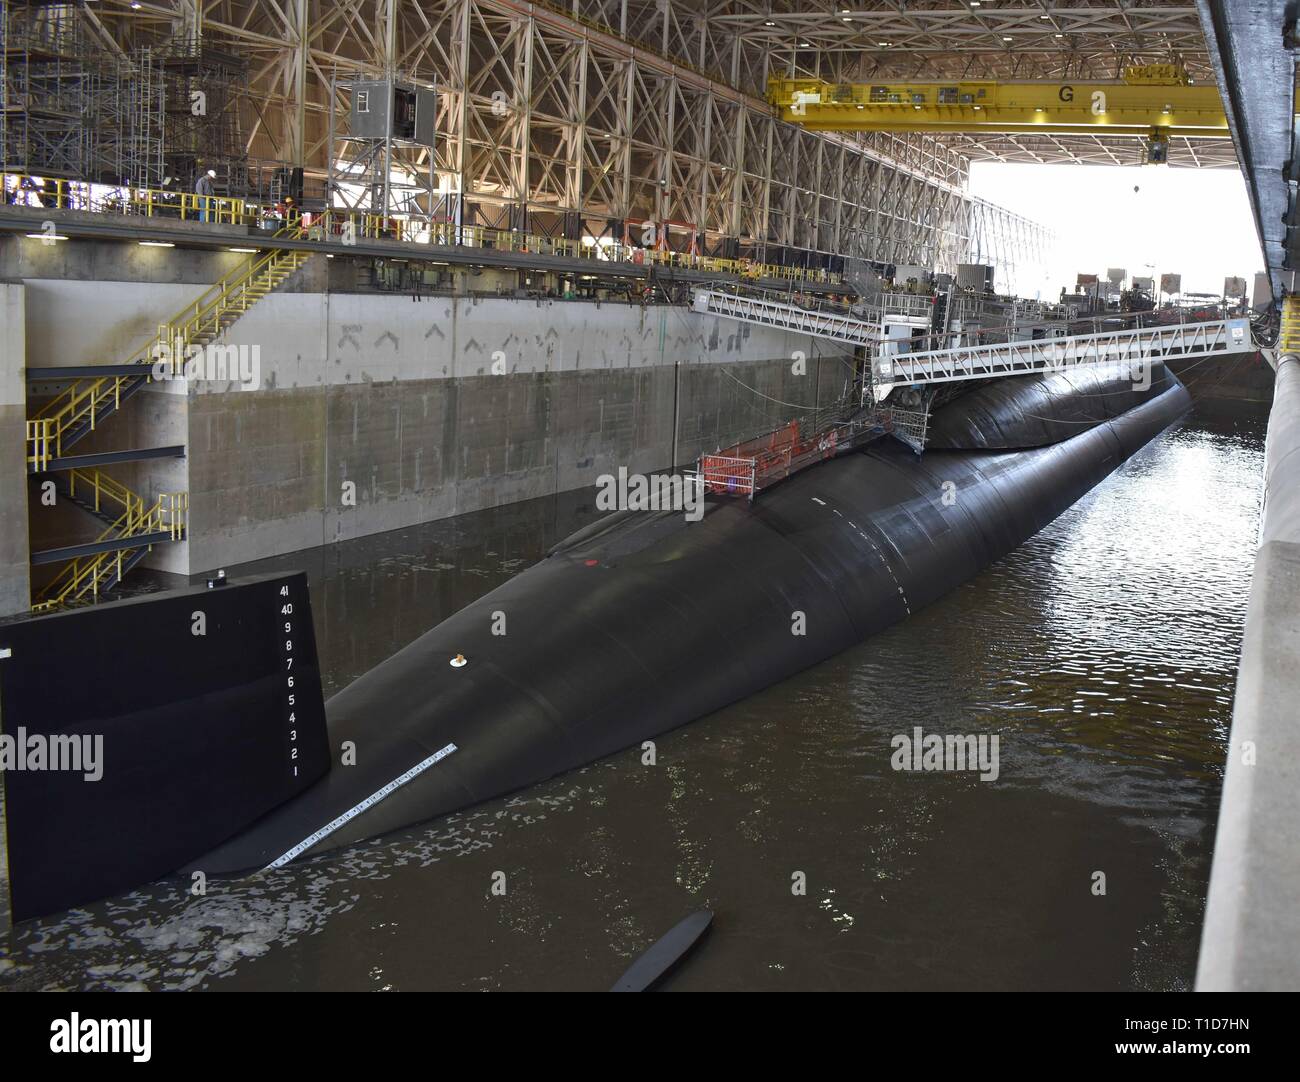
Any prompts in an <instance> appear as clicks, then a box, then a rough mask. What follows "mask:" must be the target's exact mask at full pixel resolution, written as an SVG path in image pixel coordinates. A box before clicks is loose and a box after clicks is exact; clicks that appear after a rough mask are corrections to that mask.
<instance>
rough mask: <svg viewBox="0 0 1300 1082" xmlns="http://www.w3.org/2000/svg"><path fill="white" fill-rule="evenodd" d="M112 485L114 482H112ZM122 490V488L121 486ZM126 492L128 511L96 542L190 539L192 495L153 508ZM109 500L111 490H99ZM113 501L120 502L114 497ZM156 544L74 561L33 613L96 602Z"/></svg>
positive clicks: (169, 497)
mask: <svg viewBox="0 0 1300 1082" xmlns="http://www.w3.org/2000/svg"><path fill="white" fill-rule="evenodd" d="M110 480H111V479H110ZM119 487H120V486H119ZM124 491H126V494H127V495H126V498H125V499H124V500H123V501H122V502H123V504H124V507H125V509H124V510H123V512H122V513H121V514H120V515H119V516H118V517H117V518H116V519H114V520H113V523H112V524H111V525H110V526H109V527H108V528H107V529H106V530H104V531H103V532H102V533H101V534H99V536H98V537H96V538H95V541H96V543H103V542H107V541H125V540H129V539H130V538H133V537H144V536H152V535H155V534H159V535H166V536H165V537H159V539H158V540H160V541H162V540H168V541H179V540H182V539H183V538H184V537H185V527H186V518H187V515H188V510H189V496H188V494H187V493H184V492H177V493H163V494H160V495H159V496H158V498H157V499H156V500H155V501H154V502H153V503H152V504H150V505H147V506H146V505H145V503H144V501H143V500H142V499H141V498H140V497H139V496H137V495H135V493H132V492H130V491H129V490H124ZM99 492H102V493H104V494H105V495H107V493H108V492H109V488H108V486H103V487H101V488H99V489H97V493H99ZM112 498H113V499H119V498H121V497H120V496H119V495H114V496H113V497H112ZM152 548H153V544H148V545H140V546H139V547H136V548H127V547H122V548H116V549H113V550H110V551H107V552H97V553H94V554H93V555H90V556H80V557H76V558H74V559H72V560H69V561H68V562H67V563H66V564H65V565H64V566H63V569H62V570H61V571H59V573H58V574H57V575H56V576H55V577H54V578H53V579H51V580H50V582H49V583H47V584H46V585H45V587H44V588H43V589H42V590H41V591H40V594H39V596H38V597H37V598H36V600H35V601H33V603H32V611H33V612H49V611H51V610H53V609H58V608H63V607H66V606H68V605H74V604H78V603H85V602H90V601H97V600H98V599H99V596H100V594H102V593H103V592H105V591H106V590H107V589H109V588H110V587H111V586H113V585H114V584H115V583H117V582H118V581H120V580H121V578H122V576H123V575H125V574H126V572H127V570H129V568H130V567H131V566H133V565H134V564H135V563H136V562H138V561H139V560H140V559H142V558H143V557H144V555H145V553H147V552H148V551H151V550H152Z"/></svg>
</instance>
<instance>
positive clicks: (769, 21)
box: [763, 19, 776, 26]
mask: <svg viewBox="0 0 1300 1082" xmlns="http://www.w3.org/2000/svg"><path fill="white" fill-rule="evenodd" d="M763 25H764V26H775V25H776V23H774V22H773V21H772V20H771V19H768V20H767V22H765V23H764V24H763Z"/></svg>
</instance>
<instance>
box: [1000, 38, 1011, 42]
mask: <svg viewBox="0 0 1300 1082" xmlns="http://www.w3.org/2000/svg"><path fill="white" fill-rule="evenodd" d="M1002 40H1003V41H1010V40H1011V39H1010V38H1008V37H1004V38H1003V39H1002Z"/></svg>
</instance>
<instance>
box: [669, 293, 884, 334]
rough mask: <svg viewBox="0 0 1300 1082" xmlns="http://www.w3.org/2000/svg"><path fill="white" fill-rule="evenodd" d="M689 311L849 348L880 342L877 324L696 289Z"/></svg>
mask: <svg viewBox="0 0 1300 1082" xmlns="http://www.w3.org/2000/svg"><path fill="white" fill-rule="evenodd" d="M693 307H694V308H695V311H697V312H703V313H706V314H708V315H714V316H726V317H727V318H729V319H738V320H740V321H741V322H742V323H757V324H760V325H761V326H764V327H780V328H782V329H784V330H789V331H797V332H799V333H800V334H809V335H812V336H813V337H814V338H826V339H829V340H830V341H832V342H842V343H844V344H845V345H849V346H866V347H867V348H868V349H870V348H871V347H873V346H875V345H876V343H878V342H879V341H880V326H879V323H867V322H865V321H864V320H861V319H857V318H855V317H854V316H851V315H847V314H842V313H839V312H827V311H818V310H816V309H807V308H800V307H799V306H798V305H794V304H782V303H781V302H779V301H771V300H767V299H765V298H762V297H749V296H739V295H737V294H735V293H721V292H718V291H717V290H712V289H697V290H696V291H695V298H694V304H693Z"/></svg>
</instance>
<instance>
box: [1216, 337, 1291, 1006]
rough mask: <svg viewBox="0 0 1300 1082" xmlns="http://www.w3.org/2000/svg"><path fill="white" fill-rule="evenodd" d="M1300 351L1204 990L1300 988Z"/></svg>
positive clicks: (1274, 449)
mask: <svg viewBox="0 0 1300 1082" xmlns="http://www.w3.org/2000/svg"><path fill="white" fill-rule="evenodd" d="M1298 899H1300V360H1298V359H1296V358H1295V357H1287V358H1283V360H1282V361H1281V362H1280V363H1279V364H1278V370H1277V382H1276V387H1275V395H1274V400H1273V411H1272V413H1271V415H1270V417H1269V427H1268V443H1267V448H1266V452H1265V495H1264V511H1263V519H1262V522H1261V531H1260V546H1259V552H1258V554H1257V555H1256V558H1255V571H1254V577H1253V578H1252V581H1251V588H1250V604H1249V607H1248V609H1247V612H1246V629H1245V634H1244V636H1243V639H1242V649H1241V664H1240V668H1239V670H1238V676H1237V694H1236V699H1235V701H1234V704H1233V712H1232V734H1231V737H1230V743H1229V748H1228V764H1227V772H1226V774H1225V777H1224V782H1223V798H1222V803H1221V804H1220V809H1219V826H1218V834H1217V837H1216V839H1215V845H1214V866H1213V869H1212V871H1211V875H1210V890H1209V897H1208V900H1207V903H1206V910H1205V927H1204V931H1203V933H1202V939H1201V955H1200V962H1199V965H1198V969H1197V977H1196V987H1197V990H1198V991H1296V990H1297V989H1300V904H1297V900H1298Z"/></svg>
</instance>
